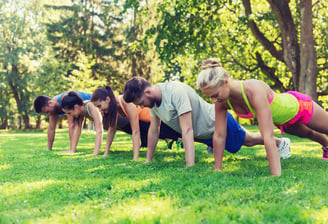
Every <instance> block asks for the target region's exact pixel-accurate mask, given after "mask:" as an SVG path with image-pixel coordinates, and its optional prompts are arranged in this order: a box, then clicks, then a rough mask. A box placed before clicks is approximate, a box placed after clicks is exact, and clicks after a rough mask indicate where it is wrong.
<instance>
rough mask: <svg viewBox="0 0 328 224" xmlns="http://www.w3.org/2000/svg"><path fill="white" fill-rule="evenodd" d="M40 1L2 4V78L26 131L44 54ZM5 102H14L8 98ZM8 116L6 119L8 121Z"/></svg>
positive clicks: (0, 69)
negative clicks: (35, 82) (34, 85)
mask: <svg viewBox="0 0 328 224" xmlns="http://www.w3.org/2000/svg"><path fill="white" fill-rule="evenodd" d="M38 3H39V2H38V1H28V2H27V4H21V2H20V1H15V0H12V1H4V2H2V4H1V5H0V7H1V14H0V20H1V22H0V24H1V25H0V48H1V49H0V52H1V53H0V62H1V66H0V75H1V76H2V79H3V82H4V86H5V88H4V89H3V90H2V91H9V92H8V93H9V95H10V97H13V99H14V100H15V102H16V108H17V110H18V113H19V120H20V122H19V127H21V121H22V122H23V124H24V127H25V128H31V125H30V116H29V111H30V110H31V104H32V102H31V95H32V91H33V83H34V80H35V79H36V76H37V70H38V68H39V60H40V58H41V57H42V54H43V49H44V45H43V38H44V36H42V33H43V32H42V26H40V23H39V22H40V21H39V19H40V14H39V13H40V12H41V9H40V7H39V4H38ZM5 100H6V101H5V102H7V103H8V102H11V101H10V99H8V97H6V98H5ZM6 111H7V114H5V115H4V116H5V117H6V116H7V118H8V110H6Z"/></svg>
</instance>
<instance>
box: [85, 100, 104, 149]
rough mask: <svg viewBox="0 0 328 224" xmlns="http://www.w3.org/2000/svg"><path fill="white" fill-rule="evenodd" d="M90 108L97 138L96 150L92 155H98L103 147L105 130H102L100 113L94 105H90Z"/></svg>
mask: <svg viewBox="0 0 328 224" xmlns="http://www.w3.org/2000/svg"><path fill="white" fill-rule="evenodd" d="M88 107H89V110H90V113H91V116H92V119H93V121H94V122H95V129H96V136H95V148H94V150H93V153H92V155H98V153H99V151H100V147H101V142H102V138H103V128H102V125H101V124H102V117H101V114H100V111H99V110H98V108H97V107H95V106H94V105H93V104H92V103H88Z"/></svg>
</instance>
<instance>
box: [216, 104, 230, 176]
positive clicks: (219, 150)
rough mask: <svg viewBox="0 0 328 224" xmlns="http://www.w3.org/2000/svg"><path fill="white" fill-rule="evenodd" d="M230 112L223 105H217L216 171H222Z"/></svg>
mask: <svg viewBox="0 0 328 224" xmlns="http://www.w3.org/2000/svg"><path fill="white" fill-rule="evenodd" d="M227 114H228V112H227V110H226V109H225V108H223V106H222V104H221V103H218V102H217V103H215V130H214V134H213V154H214V164H215V165H214V170H222V162H223V156H224V149H225V143H226V137H227V116H228V115H227Z"/></svg>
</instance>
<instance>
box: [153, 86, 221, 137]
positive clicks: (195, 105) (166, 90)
mask: <svg viewBox="0 0 328 224" xmlns="http://www.w3.org/2000/svg"><path fill="white" fill-rule="evenodd" d="M155 86H156V87H159V88H160V89H161V92H162V102H161V104H160V106H159V107H157V106H156V104H155V105H154V107H152V108H151V109H150V116H152V117H158V118H159V119H161V120H162V122H164V123H165V124H166V125H168V126H169V127H171V128H172V129H174V130H175V131H177V132H179V133H181V132H182V131H181V127H180V123H179V116H180V115H182V114H184V113H187V112H190V111H191V115H192V128H193V131H194V137H195V138H198V139H210V138H212V136H213V133H214V128H215V109H214V104H209V103H207V102H206V101H205V100H203V99H202V98H201V97H200V96H199V95H198V94H197V93H196V91H195V90H194V89H193V88H191V87H190V86H188V85H187V84H185V83H182V82H178V81H171V82H165V83H158V84H156V85H155Z"/></svg>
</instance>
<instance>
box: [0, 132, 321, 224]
mask: <svg viewBox="0 0 328 224" xmlns="http://www.w3.org/2000/svg"><path fill="white" fill-rule="evenodd" d="M247 129H249V130H252V131H257V128H256V127H253V126H249V127H247ZM275 133H276V134H277V136H279V131H278V130H276V132H275ZM105 137H106V135H104V140H105ZM287 137H289V138H290V139H291V141H292V145H291V150H292V157H291V158H289V159H286V160H282V161H281V165H282V176H280V177H271V176H270V170H269V165H268V162H267V159H266V154H265V149H264V147H263V146H256V147H250V148H247V147H243V148H242V149H241V151H239V152H238V153H237V154H230V153H228V152H226V153H225V157H224V168H223V169H224V170H223V171H222V172H214V171H213V167H214V158H213V155H212V154H207V153H206V146H205V145H202V144H198V143H196V165H195V166H193V167H191V168H185V166H184V165H185V160H184V150H183V149H180V150H178V149H177V148H176V145H175V144H174V145H173V149H172V150H166V149H165V148H166V147H165V146H166V144H165V142H164V141H160V142H159V144H158V147H157V150H156V152H155V157H154V161H153V162H152V163H145V162H144V161H145V155H146V149H145V148H143V149H142V150H141V153H140V158H139V160H138V161H133V160H132V143H131V137H130V135H127V134H124V133H122V132H118V133H117V134H116V136H115V140H114V143H113V146H112V148H111V153H110V155H109V156H108V157H103V156H102V155H99V156H91V155H89V154H90V153H92V151H93V146H94V134H93V133H92V132H90V131H84V132H83V133H82V135H81V139H80V142H79V145H78V148H77V153H75V154H67V153H64V152H63V151H65V150H68V149H69V139H68V131H67V130H66V129H64V130H57V132H56V139H55V143H54V147H53V150H52V151H47V150H45V149H46V145H47V134H46V131H45V130H42V131H0V223H284V224H285V223H328V177H327V173H328V161H323V160H321V156H322V152H321V149H320V145H318V144H317V143H315V142H311V141H310V140H307V139H300V138H297V137H294V136H290V135H287ZM104 145H105V141H104V142H103V146H102V149H101V154H102V153H103V150H104Z"/></svg>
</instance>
